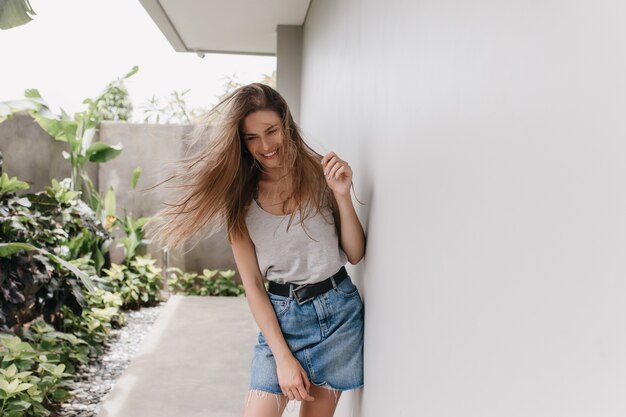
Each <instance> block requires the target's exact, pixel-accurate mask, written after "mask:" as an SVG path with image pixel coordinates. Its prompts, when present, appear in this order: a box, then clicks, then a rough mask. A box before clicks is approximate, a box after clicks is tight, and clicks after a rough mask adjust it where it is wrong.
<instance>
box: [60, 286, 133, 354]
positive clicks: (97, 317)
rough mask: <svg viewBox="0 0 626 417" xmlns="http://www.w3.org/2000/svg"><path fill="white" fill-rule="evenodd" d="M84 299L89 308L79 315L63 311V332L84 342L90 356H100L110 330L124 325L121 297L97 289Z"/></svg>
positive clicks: (67, 310)
mask: <svg viewBox="0 0 626 417" xmlns="http://www.w3.org/2000/svg"><path fill="white" fill-rule="evenodd" d="M86 298H87V304H88V305H89V307H88V308H86V309H84V310H83V312H82V314H81V315H77V314H75V313H74V312H73V311H72V310H71V309H69V308H64V309H63V315H64V319H63V331H65V332H68V333H72V334H73V335H75V336H76V337H78V338H80V339H81V340H84V341H85V343H86V345H87V350H88V351H89V352H90V353H91V354H95V355H101V354H102V344H103V343H104V341H105V340H106V339H107V338H108V337H109V335H110V332H111V329H112V328H120V327H121V326H122V325H123V324H124V321H125V318H124V314H123V313H122V312H121V311H120V308H121V307H122V304H123V301H122V297H121V296H120V295H119V294H116V293H112V292H109V291H105V290H102V289H100V288H97V289H96V290H95V291H93V292H90V293H88V294H87V296H86ZM82 353H87V352H82ZM81 362H82V361H81Z"/></svg>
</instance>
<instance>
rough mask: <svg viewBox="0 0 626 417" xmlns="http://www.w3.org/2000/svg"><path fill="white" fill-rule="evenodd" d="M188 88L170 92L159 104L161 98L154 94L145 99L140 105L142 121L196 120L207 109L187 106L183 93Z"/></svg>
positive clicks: (186, 122) (172, 121)
mask: <svg viewBox="0 0 626 417" xmlns="http://www.w3.org/2000/svg"><path fill="white" fill-rule="evenodd" d="M189 91H190V90H185V91H183V92H178V91H176V90H174V91H172V92H171V93H170V97H169V99H168V100H167V101H166V102H165V103H164V104H161V100H160V99H158V98H157V97H155V96H152V98H149V99H147V100H146V101H147V102H146V104H143V105H141V106H140V109H141V110H142V111H143V114H144V116H145V117H144V119H143V122H144V123H181V124H190V123H194V122H195V121H196V120H198V119H199V118H200V117H201V116H202V115H204V114H205V113H206V112H207V111H208V109H205V108H202V107H199V108H193V109H192V108H189V105H188V104H187V102H186V101H185V94H187V93H189Z"/></svg>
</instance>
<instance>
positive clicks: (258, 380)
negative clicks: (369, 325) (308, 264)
mask: <svg viewBox="0 0 626 417" xmlns="http://www.w3.org/2000/svg"><path fill="white" fill-rule="evenodd" d="M268 296H269V299H270V302H271V304H272V306H273V307H274V311H275V313H276V318H277V319H278V324H279V325H280V328H281V330H282V333H283V336H284V337H285V341H286V342H287V345H288V346H289V349H290V350H291V352H292V353H293V355H294V356H295V358H296V359H297V360H298V361H299V362H300V364H301V365H302V367H303V368H304V370H305V371H306V372H307V375H308V377H309V381H311V383H312V384H315V385H317V386H320V387H324V388H328V389H333V390H339V391H346V390H350V389H355V388H360V387H362V386H363V301H362V300H361V296H360V294H359V291H358V289H357V287H356V286H355V285H354V283H353V282H352V279H351V278H350V277H349V276H348V277H346V278H345V279H344V280H343V281H342V282H340V283H339V285H337V287H336V288H334V289H332V290H330V291H327V292H325V293H324V294H321V295H319V296H317V297H315V298H313V299H312V300H309V301H307V302H305V303H304V304H302V305H300V304H298V302H297V300H296V299H295V297H294V296H293V293H292V294H291V295H290V296H289V297H286V296H280V295H275V294H272V293H268ZM250 389H256V390H261V391H267V392H271V393H274V394H282V391H281V389H280V385H279V384H278V377H277V375H276V362H275V360H274V355H272V351H271V350H270V347H269V345H268V344H267V343H266V341H265V338H264V337H263V333H259V342H258V344H257V345H255V347H254V355H253V359H252V372H251V381H250Z"/></svg>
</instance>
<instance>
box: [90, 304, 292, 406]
mask: <svg viewBox="0 0 626 417" xmlns="http://www.w3.org/2000/svg"><path fill="white" fill-rule="evenodd" d="M257 334H258V327H257V325H256V323H255V322H254V319H253V317H252V315H251V313H250V311H249V309H248V304H247V302H246V299H245V298H243V297H186V296H180V295H173V296H171V297H170V299H169V300H168V301H167V304H166V305H165V307H164V309H163V311H162V312H161V314H160V316H159V318H158V319H157V321H156V322H155V323H154V326H153V327H152V329H151V330H150V333H148V335H147V336H146V339H145V341H144V343H143V344H142V346H141V348H140V349H139V351H138V352H137V354H136V356H135V357H134V358H133V359H132V360H131V362H130V364H129V365H128V368H126V371H125V372H124V374H123V375H122V376H121V377H120V379H119V380H118V381H117V383H116V384H115V387H113V389H112V391H111V393H110V395H109V397H108V398H107V400H105V402H104V404H103V406H102V410H101V412H100V414H98V417H148V416H149V417H200V416H202V417H240V416H241V414H242V411H243V407H244V402H245V398H246V392H247V387H248V381H249V372H250V362H251V360H252V347H253V346H254V344H255V343H256V339H257ZM297 405H298V403H292V402H290V403H289V405H288V411H286V412H285V413H284V417H287V416H289V417H292V416H297V415H298V407H297ZM294 406H295V407H294Z"/></svg>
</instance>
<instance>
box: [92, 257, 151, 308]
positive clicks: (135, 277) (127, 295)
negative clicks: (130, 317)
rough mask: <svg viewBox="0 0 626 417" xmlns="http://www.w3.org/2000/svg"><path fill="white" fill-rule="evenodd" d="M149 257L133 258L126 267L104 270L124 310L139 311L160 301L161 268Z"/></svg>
mask: <svg viewBox="0 0 626 417" xmlns="http://www.w3.org/2000/svg"><path fill="white" fill-rule="evenodd" d="M155 264H156V259H153V258H152V257H151V256H150V255H144V256H135V257H134V258H133V259H132V260H131V261H130V262H129V264H128V266H127V265H117V264H113V265H111V268H109V269H104V272H105V273H106V278H107V279H108V280H109V283H110V284H111V286H112V288H113V292H115V293H116V294H119V295H120V297H121V298H122V302H123V305H122V307H123V308H125V309H134V310H136V309H139V308H140V307H142V306H151V305H155V304H158V303H159V302H160V301H161V290H160V288H161V282H162V280H163V278H162V276H161V268H159V267H157V266H156V265H155Z"/></svg>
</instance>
